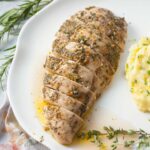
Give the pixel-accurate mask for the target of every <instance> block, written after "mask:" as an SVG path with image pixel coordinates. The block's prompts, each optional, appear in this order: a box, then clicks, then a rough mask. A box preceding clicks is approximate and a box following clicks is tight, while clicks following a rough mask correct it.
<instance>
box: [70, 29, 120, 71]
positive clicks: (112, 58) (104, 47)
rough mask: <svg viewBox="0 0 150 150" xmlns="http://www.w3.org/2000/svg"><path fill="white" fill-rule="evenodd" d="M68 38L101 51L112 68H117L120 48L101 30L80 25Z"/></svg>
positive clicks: (98, 51)
mask: <svg viewBox="0 0 150 150" xmlns="http://www.w3.org/2000/svg"><path fill="white" fill-rule="evenodd" d="M70 40H71V41H78V42H79V43H83V44H85V45H87V46H89V47H90V48H91V50H93V51H95V52H97V53H101V54H102V55H103V56H104V57H105V58H106V60H107V61H108V62H109V63H110V64H111V65H112V67H113V68H114V70H116V69H117V67H118V61H119V58H120V49H119V48H118V47H117V46H116V45H115V44H114V43H112V42H111V40H110V39H109V38H107V37H106V36H104V35H103V32H102V33H100V32H99V30H96V29H93V28H92V29H91V28H89V26H81V27H79V28H77V29H76V30H75V32H74V34H73V35H72V36H71V37H70Z"/></svg>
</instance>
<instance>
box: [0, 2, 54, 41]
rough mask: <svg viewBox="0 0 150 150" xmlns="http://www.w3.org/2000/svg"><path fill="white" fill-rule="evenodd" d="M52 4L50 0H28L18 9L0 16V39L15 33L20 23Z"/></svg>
mask: <svg viewBox="0 0 150 150" xmlns="http://www.w3.org/2000/svg"><path fill="white" fill-rule="evenodd" d="M50 2H52V0H33V1H32V0H29V1H27V2H25V3H23V4H21V5H19V7H18V8H14V9H11V10H9V11H7V12H5V13H4V14H3V15H1V16H0V25H1V26H2V30H1V31H0V39H2V38H3V37H4V36H5V35H9V34H13V33H16V32H14V31H16V30H17V29H19V27H20V25H21V23H23V22H24V21H25V20H27V19H28V18H30V17H31V16H33V15H34V14H35V13H36V12H38V11H39V10H41V9H42V8H43V7H44V6H45V5H47V4H49V3H50Z"/></svg>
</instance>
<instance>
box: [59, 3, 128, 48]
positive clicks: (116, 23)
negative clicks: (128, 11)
mask: <svg viewBox="0 0 150 150" xmlns="http://www.w3.org/2000/svg"><path fill="white" fill-rule="evenodd" d="M75 18H76V20H77V19H78V20H80V22H81V21H83V22H84V23H85V24H89V25H92V26H94V28H97V29H99V30H100V31H101V32H103V33H104V34H105V35H107V36H108V37H109V38H110V39H111V40H112V41H114V43H116V44H117V45H118V46H119V47H120V48H121V49H122V50H123V49H124V45H125V39H126V35H127V24H126V22H125V20H124V18H120V17H116V16H115V15H114V14H113V13H112V12H111V11H109V10H107V9H104V8H97V7H94V6H93V7H88V8H86V9H85V10H83V11H79V12H78V13H76V14H75V15H73V16H72V17H71V19H75ZM60 30H61V29H60Z"/></svg>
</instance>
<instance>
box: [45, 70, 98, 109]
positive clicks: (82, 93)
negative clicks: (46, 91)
mask: <svg viewBox="0 0 150 150" xmlns="http://www.w3.org/2000/svg"><path fill="white" fill-rule="evenodd" d="M44 85H45V86H46V87H50V88H52V89H55V90H58V91H60V92H62V93H64V94H66V95H68V96H71V97H73V98H75V99H77V100H78V101H80V102H82V103H83V104H85V105H86V106H87V107H89V108H91V106H92V105H93V104H94V101H95V99H96V97H95V94H94V93H93V92H91V91H90V90H89V89H87V88H85V87H84V86H82V85H80V84H78V83H77V82H74V81H72V80H70V79H68V78H66V77H63V76H60V75H56V74H50V73H49V74H45V77H44Z"/></svg>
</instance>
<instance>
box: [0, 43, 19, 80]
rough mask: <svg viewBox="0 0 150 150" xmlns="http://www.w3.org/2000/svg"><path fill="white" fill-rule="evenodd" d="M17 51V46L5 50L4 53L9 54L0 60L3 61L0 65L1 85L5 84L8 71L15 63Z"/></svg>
mask: <svg viewBox="0 0 150 150" xmlns="http://www.w3.org/2000/svg"><path fill="white" fill-rule="evenodd" d="M15 49H16V46H12V47H10V48H7V49H5V50H4V52H6V53H7V52H8V51H9V54H6V55H4V56H3V57H1V58H0V61H2V64H1V65H0V81H1V83H2V82H3V79H4V76H5V75H6V73H7V70H8V68H9V66H10V64H11V63H12V61H13V57H14V52H15Z"/></svg>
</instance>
